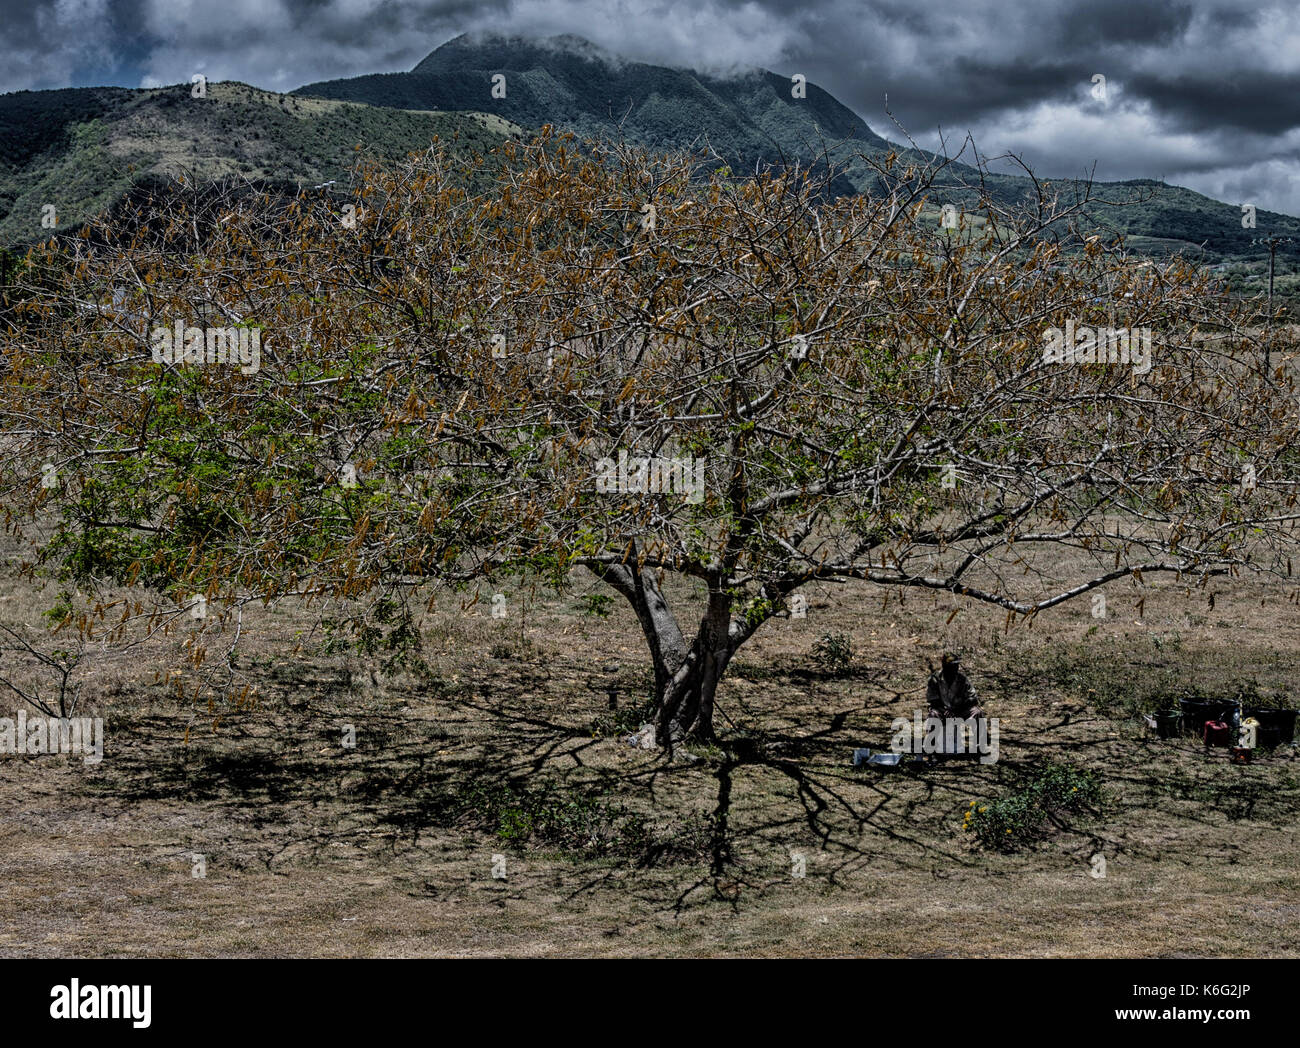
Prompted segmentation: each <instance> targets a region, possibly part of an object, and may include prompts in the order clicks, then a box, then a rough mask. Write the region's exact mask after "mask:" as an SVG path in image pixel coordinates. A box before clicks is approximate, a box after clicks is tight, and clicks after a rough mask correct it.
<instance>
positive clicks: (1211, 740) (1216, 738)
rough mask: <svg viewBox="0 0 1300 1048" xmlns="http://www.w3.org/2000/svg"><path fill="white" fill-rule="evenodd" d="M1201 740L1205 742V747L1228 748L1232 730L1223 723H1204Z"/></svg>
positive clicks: (1230, 742)
mask: <svg viewBox="0 0 1300 1048" xmlns="http://www.w3.org/2000/svg"><path fill="white" fill-rule="evenodd" d="M1201 738H1203V739H1204V740H1205V745H1207V746H1230V745H1232V729H1231V728H1229V727H1228V725H1227V724H1226V723H1225V722H1224V721H1216V720H1212V721H1206V722H1205V730H1204V731H1203V732H1202V734H1201Z"/></svg>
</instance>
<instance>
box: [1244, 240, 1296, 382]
mask: <svg viewBox="0 0 1300 1048" xmlns="http://www.w3.org/2000/svg"><path fill="white" fill-rule="evenodd" d="M1291 239H1292V238H1291V237H1280V236H1278V235H1277V234H1276V233H1270V234H1269V235H1268V236H1266V237H1252V238H1251V243H1253V244H1263V245H1264V246H1265V247H1267V248H1268V325H1267V328H1268V331H1269V332H1270V333H1271V332H1272V330H1273V269H1274V265H1275V263H1276V262H1277V249H1278V247H1279V245H1281V244H1289V243H1291ZM1269 345H1270V343H1268V342H1267V341H1266V342H1265V344H1264V374H1265V375H1267V374H1268V373H1269V371H1270V370H1271V366H1270V357H1271V355H1272V354H1271V351H1270V350H1269V348H1268V347H1269Z"/></svg>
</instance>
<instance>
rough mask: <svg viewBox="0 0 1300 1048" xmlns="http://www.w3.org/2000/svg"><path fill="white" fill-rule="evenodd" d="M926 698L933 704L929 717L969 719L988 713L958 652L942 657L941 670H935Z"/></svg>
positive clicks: (946, 653)
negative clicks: (981, 704) (980, 702)
mask: <svg viewBox="0 0 1300 1048" xmlns="http://www.w3.org/2000/svg"><path fill="white" fill-rule="evenodd" d="M931 665H933V663H932V664H931ZM925 700H926V702H927V703H928V704H929V706H930V709H929V712H928V713H927V714H926V717H936V718H938V719H939V720H947V719H948V718H950V717H957V718H959V719H961V720H968V719H970V718H971V717H983V716H984V710H983V708H982V707H981V706H980V704H979V698H978V696H977V695H976V694H975V686H974V685H973V684H971V682H970V679H969V678H968V677H967V676H966V671H965V669H963V668H962V664H961V656H960V655H958V654H956V653H955V652H945V653H944V655H943V658H942V659H941V660H940V665H939V672H938V673H935V672H933V671H931V673H930V683H929V684H928V685H926V689H925Z"/></svg>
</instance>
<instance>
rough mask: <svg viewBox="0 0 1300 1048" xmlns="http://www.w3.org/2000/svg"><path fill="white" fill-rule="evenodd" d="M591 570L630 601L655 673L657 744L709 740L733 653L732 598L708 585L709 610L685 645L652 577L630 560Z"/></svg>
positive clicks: (670, 746) (654, 722)
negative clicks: (720, 684)
mask: <svg viewBox="0 0 1300 1048" xmlns="http://www.w3.org/2000/svg"><path fill="white" fill-rule="evenodd" d="M593 570H594V571H595V573H596V574H597V575H598V576H599V577H600V578H601V579H603V580H604V581H605V582H608V583H609V584H610V585H611V586H613V587H614V588H615V589H616V590H618V591H619V592H620V593H622V594H623V596H625V597H626V598H627V599H628V601H629V602H630V603H631V604H632V607H633V609H635V611H636V614H637V618H638V620H640V623H641V631H642V632H643V633H644V634H645V638H646V644H647V645H648V647H649V649H650V659H651V662H652V664H653V666H654V674H655V711H654V716H653V724H654V729H655V741H656V742H657V743H658V744H659V745H660V746H666V747H668V748H669V749H670V750H671V749H672V747H673V746H675V745H676V744H677V743H679V742H683V741H685V740H688V739H690V740H696V741H708V740H711V739H712V738H713V737H714V733H713V699H714V695H715V694H716V693H717V689H718V682H719V681H720V680H722V675H723V674H724V673H725V672H726V669H727V664H728V663H729V662H730V661H731V657H732V655H734V654H735V650H736V649H735V644H734V642H733V639H732V637H731V635H730V630H731V599H730V597H729V596H728V595H727V594H726V593H725V592H723V590H722V588H721V585H720V584H719V585H716V586H714V585H711V586H710V587H709V604H708V610H707V611H706V613H705V616H704V620H703V621H702V622H701V623H700V628H699V631H698V632H697V633H696V636H695V639H694V641H693V642H692V643H691V644H690V646H689V647H688V646H687V644H686V640H685V638H684V637H683V636H682V632H681V628H680V627H679V626H678V624H677V619H676V618H675V616H674V615H673V613H672V610H671V609H670V608H669V607H668V603H667V601H665V600H664V596H663V593H662V591H661V590H660V589H659V584H658V582H657V581H656V579H655V577H654V575H653V574H645V573H643V572H642V571H641V570H640V569H639V568H638V567H637V566H636V564H635V563H634V562H629V563H628V564H625V565H624V564H614V565H599V566H597V567H595V568H593Z"/></svg>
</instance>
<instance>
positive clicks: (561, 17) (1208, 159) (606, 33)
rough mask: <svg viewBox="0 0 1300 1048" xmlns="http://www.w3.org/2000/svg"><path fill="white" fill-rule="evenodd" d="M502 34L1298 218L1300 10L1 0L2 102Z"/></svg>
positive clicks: (405, 59) (268, 70) (284, 75)
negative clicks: (566, 44) (802, 88)
mask: <svg viewBox="0 0 1300 1048" xmlns="http://www.w3.org/2000/svg"><path fill="white" fill-rule="evenodd" d="M484 30H486V31H499V32H504V33H511V34H521V35H530V36H531V35H538V36H543V35H552V34H557V33H574V34H577V35H580V36H585V37H587V38H588V39H590V40H592V41H594V42H595V43H597V44H599V45H601V46H602V47H604V48H606V49H608V50H610V51H614V52H616V53H619V54H622V55H625V56H627V57H629V58H632V59H636V60H639V61H647V62H656V63H660V64H664V65H673V66H681V67H687V68H696V69H703V70H707V71H709V72H725V71H727V70H730V69H738V68H752V67H755V66H757V67H762V68H766V69H771V70H773V71H775V72H778V73H781V74H783V75H787V76H788V75H793V74H795V73H802V74H803V75H804V76H806V77H807V78H808V80H809V82H811V83H814V84H817V85H820V86H821V87H823V88H825V89H826V90H828V91H830V92H831V93H832V94H833V95H835V96H836V97H837V98H838V99H839V100H840V101H841V102H843V103H844V104H845V105H847V106H849V107H850V108H852V109H854V110H855V111H856V112H857V113H858V114H859V115H860V116H862V118H863V119H864V120H866V122H867V123H868V124H869V125H870V126H871V128H872V130H874V131H876V132H877V133H878V134H881V135H883V136H884V137H886V138H889V139H892V140H894V141H903V140H904V133H906V134H907V135H910V136H911V137H912V139H913V140H915V141H916V142H917V143H918V144H919V145H922V146H926V147H928V148H937V147H938V146H939V144H940V136H942V137H943V138H944V139H945V140H947V141H948V142H949V143H950V149H951V151H955V148H952V147H951V144H952V143H960V142H961V141H962V140H963V139H964V138H965V137H966V135H967V134H970V135H972V136H973V138H974V141H975V143H976V145H977V146H978V148H979V150H980V152H981V153H982V154H983V155H985V156H987V157H995V156H998V155H1000V154H1005V153H1013V154H1015V155H1017V156H1020V157H1022V158H1023V159H1024V160H1025V161H1026V162H1027V163H1028V165H1029V166H1030V168H1031V169H1032V170H1033V171H1034V172H1035V174H1038V175H1040V176H1042V177H1046V178H1060V177H1068V176H1074V175H1083V174H1086V173H1088V172H1090V171H1092V170H1093V167H1094V165H1095V170H1096V176H1097V177H1098V178H1099V179H1102V180H1105V181H1112V180H1121V179H1128V178H1156V179H1163V180H1164V181H1166V182H1169V183H1172V184H1175V185H1183V186H1187V187H1189V188H1191V189H1195V190H1197V191H1198V192H1201V193H1204V194H1206V195H1208V196H1212V197H1214V198H1216V199H1219V200H1224V201H1228V202H1230V203H1252V204H1254V205H1255V206H1257V207H1258V208H1261V209H1266V210H1270V211H1281V212H1284V213H1287V214H1291V215H1300V2H1297V0H1283V2H1279V3H1269V2H1264V3H1256V2H1251V0H1205V2H1198V3H1183V2H1176V0H1168V2H1166V0H1155V2H1150V0H996V2H994V0H943V2H939V3H927V2H926V0H797V2H793V0H689V2H686V3H680V2H672V0H613V2H603V3H600V2H595V0H486V2H484V0H0V91H18V90H24V89H29V90H36V89H42V88H58V87H85V86H93V85H109V84H111V85H117V86H123V87H151V86H157V85H159V84H174V83H182V82H184V83H188V82H189V80H190V77H191V75H192V74H194V73H203V74H204V75H205V76H207V77H208V79H209V80H241V81H244V82H246V83H250V84H254V85H256V86H258V87H261V88H265V89H268V90H273V91H288V90H292V89H293V88H295V87H299V86H301V85H302V84H306V83H311V82H313V81H317V80H328V79H333V78H335V77H343V76H354V75H357V74H361V73H375V72H396V71H405V70H409V69H410V68H411V67H412V66H414V65H415V64H416V63H417V62H419V61H420V59H422V58H423V57H424V56H425V55H427V54H428V53H429V52H430V51H432V50H433V49H434V48H436V47H437V46H439V45H440V44H442V43H444V42H445V41H447V40H449V39H450V38H452V37H453V36H456V35H459V34H460V33H463V32H475V31H484ZM1097 77H1102V78H1104V80H1098V79H1096V78H1097ZM1103 87H1104V92H1103V90H1102V88H1103ZM891 114H892V115H891ZM895 121H897V124H896V123H895ZM900 127H901V129H900ZM967 156H968V157H969V154H968V155H967Z"/></svg>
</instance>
